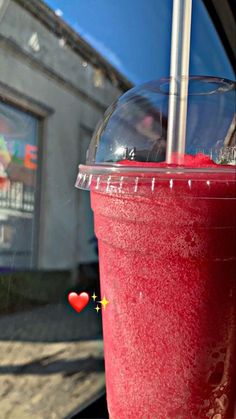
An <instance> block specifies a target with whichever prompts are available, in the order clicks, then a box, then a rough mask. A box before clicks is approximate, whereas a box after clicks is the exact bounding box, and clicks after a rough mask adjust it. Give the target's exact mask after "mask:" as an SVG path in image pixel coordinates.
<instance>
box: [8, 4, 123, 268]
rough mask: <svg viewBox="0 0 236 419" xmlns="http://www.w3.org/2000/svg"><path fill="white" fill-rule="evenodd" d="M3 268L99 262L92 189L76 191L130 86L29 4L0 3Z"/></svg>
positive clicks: (47, 11)
mask: <svg viewBox="0 0 236 419" xmlns="http://www.w3.org/2000/svg"><path fill="white" fill-rule="evenodd" d="M0 69H1V70H0V179H2V185H3V181H5V183H4V186H1V183H0V267H1V268H7V269H9V268H14V269H17V268H37V269H73V267H75V266H76V265H77V264H78V263H89V262H95V261H96V260H97V253H96V242H95V239H94V232H93V221H92V212H91V210H90V202H89V193H88V192H82V191H78V190H76V189H75V187H74V184H75V179H76V175H77V171H78V164H79V163H82V162H85V156H86V150H87V148H88V145H89V142H90V139H91V135H92V132H93V130H94V128H95V126H96V124H97V122H98V121H99V119H100V118H101V117H102V115H103V113H104V111H105V109H106V108H107V107H108V106H109V104H110V103H112V102H113V101H114V100H115V99H116V98H117V97H118V96H119V95H120V94H121V93H122V92H123V91H125V90H126V89H128V88H129V87H130V86H131V84H130V82H129V81H128V80H126V79H125V78H124V77H123V76H122V75H120V74H119V73H118V72H117V71H116V70H115V69H114V68H112V66H111V65H110V64H109V63H107V62H106V61H105V60H104V59H103V58H102V57H101V56H100V55H99V54H98V53H97V52H96V51H95V50H93V49H92V48H91V47H90V46H89V45H88V44H86V42H85V41H83V40H82V39H81V38H80V37H79V36H78V34H76V33H75V32H74V31H73V30H72V29H71V28H70V27H69V26H68V25H66V24H65V22H63V21H62V20H61V19H60V17H58V16H56V15H55V13H54V12H53V11H52V10H51V9H49V8H48V7H47V6H46V5H44V3H43V2H41V1H36V0H28V1H26V0H1V1H0Z"/></svg>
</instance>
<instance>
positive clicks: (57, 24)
mask: <svg viewBox="0 0 236 419" xmlns="http://www.w3.org/2000/svg"><path fill="white" fill-rule="evenodd" d="M13 2H15V3H17V4H18V5H20V6H21V7H23V8H24V9H25V10H27V11H28V12H29V13H30V14H31V15H32V16H34V17H35V18H37V19H38V20H39V21H40V22H41V23H42V24H43V25H44V26H45V27H46V28H47V29H48V30H50V31H51V32H53V34H54V35H56V36H57V37H60V38H64V39H65V40H66V43H67V45H68V46H69V47H70V48H71V49H72V50H73V51H74V52H75V53H77V54H79V55H80V56H81V57H82V58H83V59H84V60H86V61H87V62H88V63H90V64H92V65H93V66H94V67H97V68H101V69H102V71H103V72H104V74H105V75H106V77H107V78H108V79H109V80H110V81H111V82H112V83H113V84H114V85H115V86H116V87H118V88H120V89H121V90H122V91H126V90H128V89H130V88H131V87H133V83H132V82H131V81H130V80H128V79H127V78H126V77H125V76H124V75H123V74H122V73H120V72H119V71H118V70H117V69H116V68H115V67H113V65H112V64H110V63H109V62H108V61H107V60H106V59H105V58H104V57H103V56H102V55H101V54H100V53H99V52H98V51H96V50H95V49H94V48H93V47H92V46H91V45H89V44H88V43H87V42H86V41H85V40H84V39H83V38H82V37H81V36H80V35H79V34H78V33H77V32H76V31H75V30H74V29H72V28H71V27H70V26H69V25H68V24H67V23H66V22H65V21H64V20H62V19H61V18H60V17H59V16H57V15H56V14H55V12H54V11H53V9H51V8H50V7H49V6H48V5H46V4H45V3H44V2H43V1H42V0H13Z"/></svg>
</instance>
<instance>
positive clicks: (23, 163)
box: [0, 102, 38, 269]
mask: <svg viewBox="0 0 236 419" xmlns="http://www.w3.org/2000/svg"><path fill="white" fill-rule="evenodd" d="M37 153H38V119H37V118H35V117H34V116H32V115H30V114H28V113H26V112H22V111H21V110H19V109H17V108H15V107H13V106H11V105H8V104H5V103H3V102H0V268H7V269H8V268H13V267H14V268H31V267H32V266H33V260H34V239H35V238H34V231H35V196H36V180H37V169H38V163H37Z"/></svg>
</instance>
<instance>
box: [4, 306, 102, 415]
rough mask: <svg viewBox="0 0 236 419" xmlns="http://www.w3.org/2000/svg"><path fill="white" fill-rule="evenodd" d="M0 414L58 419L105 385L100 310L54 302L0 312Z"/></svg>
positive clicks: (87, 399)
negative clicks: (1, 313) (8, 312)
mask: <svg viewBox="0 0 236 419" xmlns="http://www.w3.org/2000/svg"><path fill="white" fill-rule="evenodd" d="M0 354H1V355H0V356H1V357H0V419H32V418H33V419H57V418H58V419H63V418H65V417H66V416H68V414H69V413H70V412H72V411H74V410H75V409H77V408H78V406H80V405H82V404H84V403H86V402H87V401H89V400H90V399H91V398H93V397H95V396H96V394H99V393H101V390H102V389H103V388H104V386H105V379H104V364H103V342H102V339H101V314H100V313H96V311H95V310H94V307H93V304H92V303H89V306H88V307H86V308H85V309H84V310H83V312H81V313H80V314H78V313H76V312H74V311H73V310H72V309H71V308H70V307H69V305H68V304H66V303H64V304H54V305H47V306H43V307H38V308H35V309H33V310H28V311H22V312H17V313H14V314H8V315H2V316H0Z"/></svg>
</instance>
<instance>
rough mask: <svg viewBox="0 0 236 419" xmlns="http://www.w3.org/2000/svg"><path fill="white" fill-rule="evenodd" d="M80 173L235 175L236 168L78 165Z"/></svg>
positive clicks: (219, 166) (224, 166) (217, 166)
mask: <svg viewBox="0 0 236 419" xmlns="http://www.w3.org/2000/svg"><path fill="white" fill-rule="evenodd" d="M79 171H80V173H84V174H85V173H86V174H94V175H98V174H100V175H102V174H109V173H110V174H114V173H127V172H128V173H129V175H130V174H131V173H132V172H133V173H134V175H135V174H137V173H180V172H181V173H216V172H217V173H219V171H220V172H223V173H235V175H236V166H235V165H232V166H231V167H230V165H228V167H226V165H222V166H221V165H216V167H186V166H176V167H172V166H169V167H155V166H153V167H142V166H140V167H139V166H135V167H134V166H124V165H123V164H112V165H108V164H104V163H102V164H94V165H84V164H80V165H79Z"/></svg>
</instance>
